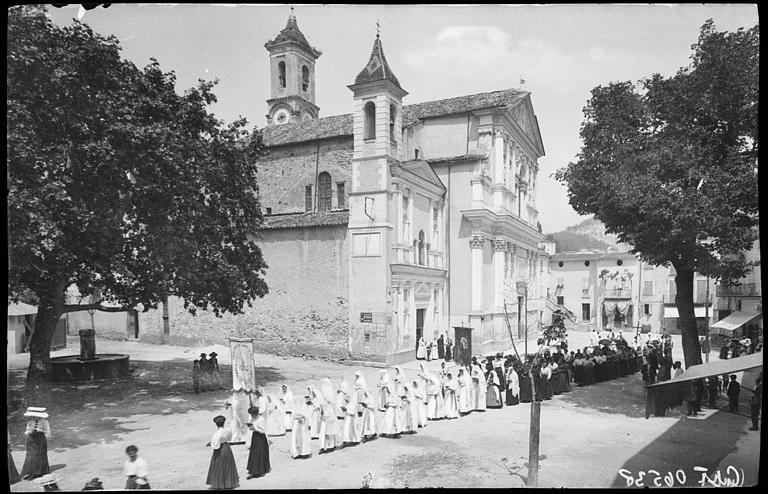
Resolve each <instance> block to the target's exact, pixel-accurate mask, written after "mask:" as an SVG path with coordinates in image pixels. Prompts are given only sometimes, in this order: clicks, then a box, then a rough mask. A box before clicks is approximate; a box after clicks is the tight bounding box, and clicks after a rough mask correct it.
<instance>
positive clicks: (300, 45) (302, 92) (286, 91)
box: [264, 8, 321, 125]
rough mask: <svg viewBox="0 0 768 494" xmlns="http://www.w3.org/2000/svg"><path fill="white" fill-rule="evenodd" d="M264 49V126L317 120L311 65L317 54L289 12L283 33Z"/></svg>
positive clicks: (318, 53)
mask: <svg viewBox="0 0 768 494" xmlns="http://www.w3.org/2000/svg"><path fill="white" fill-rule="evenodd" d="M264 47H265V48H266V49H267V51H268V52H269V66H270V83H271V87H272V91H271V96H270V99H268V100H267V105H268V111H267V125H279V124H284V123H288V122H300V121H304V120H310V119H313V118H317V117H318V114H319V113H320V108H319V107H318V106H317V105H315V61H316V60H317V58H318V57H319V56H320V54H321V52H320V50H318V49H316V48H314V47H313V46H311V45H310V44H309V42H307V38H305V37H304V34H302V32H301V31H300V30H299V26H298V24H297V23H296V16H294V15H293V8H291V15H290V16H289V17H288V23H287V24H286V25H285V29H283V30H282V31H280V33H279V34H278V35H277V36H276V37H275V39H273V40H271V41H268V42H267V43H266V44H265V45H264Z"/></svg>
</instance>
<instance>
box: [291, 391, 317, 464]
mask: <svg viewBox="0 0 768 494" xmlns="http://www.w3.org/2000/svg"><path fill="white" fill-rule="evenodd" d="M314 408H315V407H314V405H313V404H312V400H311V399H310V396H309V394H307V395H306V396H304V403H303V404H302V405H301V406H299V407H298V408H295V409H294V411H293V413H292V414H291V417H292V419H293V426H292V427H291V456H292V457H293V458H308V457H310V456H311V455H312V448H311V447H310V443H311V440H312V437H311V435H310V432H309V418H310V416H311V415H312V412H313V410H314Z"/></svg>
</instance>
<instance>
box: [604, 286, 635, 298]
mask: <svg viewBox="0 0 768 494" xmlns="http://www.w3.org/2000/svg"><path fill="white" fill-rule="evenodd" d="M603 298H611V299H630V298H632V289H631V288H619V289H616V290H605V291H603Z"/></svg>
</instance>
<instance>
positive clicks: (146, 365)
mask: <svg viewBox="0 0 768 494" xmlns="http://www.w3.org/2000/svg"><path fill="white" fill-rule="evenodd" d="M130 367H131V371H132V372H131V375H130V376H128V377H126V378H123V379H120V380H116V381H101V382H85V383H53V384H51V388H50V389H51V392H50V393H51V396H50V405H49V406H48V413H49V415H50V419H49V420H50V422H51V428H52V430H53V436H54V437H55V439H54V441H53V444H51V447H52V448H53V449H55V450H65V449H70V448H76V447H79V446H84V445H86V444H91V443H93V442H98V441H104V442H107V443H110V442H112V441H115V440H118V439H119V436H120V435H122V434H125V433H127V432H130V431H134V430H138V428H137V427H135V426H131V425H130V424H131V422H128V421H127V420H126V419H127V418H128V417H130V416H132V415H137V414H148V415H168V414H175V413H186V412H188V411H190V410H192V409H193V410H220V409H222V405H223V403H224V402H225V401H226V400H228V399H229V398H230V397H231V393H230V391H229V390H231V389H232V369H231V367H230V366H229V365H220V367H219V368H220V376H221V379H220V381H221V387H222V388H223V389H219V390H214V391H207V392H201V393H199V394H195V393H194V391H193V388H192V373H191V368H192V364H191V362H190V361H189V360H186V359H174V360H170V361H162V362H157V361H144V360H131V362H130ZM283 378H284V376H283V374H282V373H281V372H280V371H279V370H278V369H277V368H275V367H256V381H257V382H259V383H262V384H270V383H274V382H277V381H280V380H282V379H283ZM25 379H26V369H23V370H13V371H10V373H9V376H8V390H7V400H8V402H7V405H8V429H9V431H11V438H12V444H11V445H12V448H13V450H14V451H19V450H23V449H24V447H25V446H24V442H23V441H24V434H23V431H24V429H25V427H26V419H25V418H24V410H25V409H24V407H23V403H24V393H25V390H24V384H25ZM86 424H87V425H86Z"/></svg>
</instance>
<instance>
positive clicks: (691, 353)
mask: <svg viewBox="0 0 768 494" xmlns="http://www.w3.org/2000/svg"><path fill="white" fill-rule="evenodd" d="M675 270H676V271H677V275H676V276H675V285H677V295H676V296H675V305H677V314H678V317H679V325H680V332H681V333H682V340H683V355H684V356H685V368H686V369H687V368H689V367H690V366H692V365H697V364H700V363H701V346H700V345H699V331H698V328H697V327H696V313H695V311H694V309H693V274H694V273H693V269H690V268H678V267H677V266H675Z"/></svg>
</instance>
